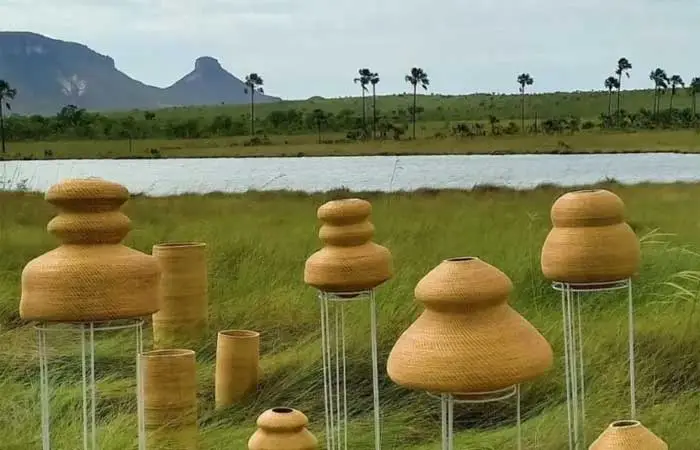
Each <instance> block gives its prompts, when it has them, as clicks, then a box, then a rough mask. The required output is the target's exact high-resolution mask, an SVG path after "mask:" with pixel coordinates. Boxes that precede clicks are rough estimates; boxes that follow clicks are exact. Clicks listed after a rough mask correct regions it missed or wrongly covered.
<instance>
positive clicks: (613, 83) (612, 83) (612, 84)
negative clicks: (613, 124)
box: [604, 77, 620, 116]
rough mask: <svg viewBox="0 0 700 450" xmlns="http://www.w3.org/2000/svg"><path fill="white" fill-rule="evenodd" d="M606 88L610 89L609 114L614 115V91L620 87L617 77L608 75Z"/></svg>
mask: <svg viewBox="0 0 700 450" xmlns="http://www.w3.org/2000/svg"><path fill="white" fill-rule="evenodd" d="M604 84H605V88H606V89H607V90H608V116H610V115H612V91H613V89H617V88H618V87H620V83H618V82H617V78H615V77H608V78H606V79H605V83H604Z"/></svg>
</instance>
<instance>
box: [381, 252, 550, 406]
mask: <svg viewBox="0 0 700 450" xmlns="http://www.w3.org/2000/svg"><path fill="white" fill-rule="evenodd" d="M512 288H513V285H512V283H511V281H510V279H509V278H508V277H507V276H506V275H505V274H504V273H503V272H501V271H500V270H498V269H497V268H495V267H493V266H492V265H490V264H487V263H486V262H484V261H482V260H480V259H478V258H474V257H461V258H453V259H448V260H445V261H443V262H442V263H441V264H439V265H438V266H437V267H436V268H434V269H433V270H432V271H430V272H429V273H428V274H427V275H426V276H425V277H423V279H422V280H420V282H419V283H418V285H416V289H415V297H416V300H418V301H419V302H421V303H423V304H424V305H425V310H424V311H423V313H422V314H421V315H420V317H418V319H417V320H416V321H415V322H414V323H413V324H412V325H411V326H410V327H409V328H408V329H407V330H406V331H405V332H404V333H403V334H402V335H401V337H399V339H398V340H397V341H396V344H395V345H394V347H393V348H392V350H391V353H390V354H389V359H388V362H387V372H388V375H389V377H390V378H391V379H392V380H393V381H394V382H395V383H397V384H399V385H401V386H404V387H407V388H410V389H416V390H422V391H428V392H444V393H452V394H470V393H483V392H493V391H498V390H501V389H505V388H508V387H511V386H514V385H517V384H520V383H522V382H525V381H529V380H532V379H533V378H536V377H538V376H540V375H542V374H543V373H545V372H546V371H547V370H548V369H549V368H550V367H551V366H552V362H553V356H552V348H551V347H550V345H549V343H548V342H547V341H546V340H545V338H544V337H543V336H542V335H541V334H540V333H539V332H538V331H537V330H536V329H535V327H533V326H532V325H531V324H530V323H529V322H528V321H527V320H525V319H524V318H523V317H522V316H521V315H520V314H518V313H517V312H516V311H515V310H514V309H512V308H511V307H510V306H509V305H508V295H509V293H510V292H511V290H512Z"/></svg>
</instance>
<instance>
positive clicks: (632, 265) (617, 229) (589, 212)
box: [542, 189, 641, 283]
mask: <svg viewBox="0 0 700 450" xmlns="http://www.w3.org/2000/svg"><path fill="white" fill-rule="evenodd" d="M624 210H625V206H624V204H623V203H622V200H621V199H620V197H618V196H617V195H615V194H613V193H612V192H609V191H606V190H602V189H594V190H583V191H574V192H569V193H566V194H564V195H562V196H561V197H559V198H558V199H557V200H556V201H555V202H554V205H553V206H552V211H551V219H552V224H553V228H552V230H551V231H550V232H549V235H548V236H547V239H546V240H545V242H544V246H543V247H542V272H543V273H544V276H545V277H546V278H548V279H550V280H553V281H562V282H567V283H600V282H610V281H618V280H623V279H626V278H629V277H631V276H633V275H635V274H636V273H637V271H638V270H639V265H640V261H641V253H640V247H639V240H638V239H637V236H636V235H635V233H634V231H633V230H632V228H630V226H629V225H627V223H625V218H624V212H625V211H624Z"/></svg>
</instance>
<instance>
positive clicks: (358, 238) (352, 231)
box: [304, 198, 392, 293]
mask: <svg viewBox="0 0 700 450" xmlns="http://www.w3.org/2000/svg"><path fill="white" fill-rule="evenodd" d="M371 213H372V205H371V204H370V203H369V202H368V201H366V200H362V199H358V198H351V199H343V200H333V201H330V202H327V203H325V204H324V205H322V206H321V207H320V208H319V209H318V213H317V216H318V218H319V219H320V220H321V222H322V223H323V225H321V229H320V231H319V237H320V238H321V240H322V241H323V243H324V247H323V248H322V249H320V250H319V251H317V252H316V253H314V254H313V255H311V256H310V257H309V258H308V259H307V260H306V265H305V267H304V282H305V283H306V284H308V285H310V286H313V287H315V288H317V289H318V290H320V291H325V292H332V293H342V292H358V291H364V290H368V289H374V288H376V287H377V286H379V285H380V284H382V283H384V282H385V281H387V280H388V279H389V278H391V276H392V267H391V262H392V261H391V253H390V252H389V250H387V249H386V248H385V247H382V246H381V245H378V244H375V243H374V242H372V241H371V239H372V236H374V225H372V222H370V221H369V216H370V214H371Z"/></svg>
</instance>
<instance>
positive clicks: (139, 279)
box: [19, 179, 160, 322]
mask: <svg viewBox="0 0 700 450" xmlns="http://www.w3.org/2000/svg"><path fill="white" fill-rule="evenodd" d="M128 199H129V192H128V191H127V190H126V188H125V187H124V186H121V185H119V184H117V183H112V182H109V181H105V180H101V179H70V180H65V181H62V182H60V183H58V184H56V185H54V186H52V187H51V188H50V189H49V190H48V192H47V193H46V200H47V201H48V202H49V203H51V204H52V205H54V206H56V207H57V208H58V216H57V217H54V218H53V219H52V220H51V221H50V222H49V224H48V227H47V229H48V231H49V233H51V234H52V235H54V236H56V237H57V238H58V239H59V240H60V241H61V245H60V246H59V247H58V248H56V249H54V250H51V251H49V252H48V253H45V254H43V255H41V256H39V257H37V258H35V259H33V260H32V261H30V262H29V263H28V264H27V265H26V266H25V267H24V270H23V271H22V298H21V301H20V307H19V310H20V316H21V317H22V318H23V319H26V320H38V321H47V322H97V321H104V320H113V319H126V318H137V317H143V316H148V315H151V314H152V313H154V312H155V311H157V310H158V289H159V283H158V281H159V278H160V269H159V267H158V263H157V261H156V260H155V259H154V258H153V257H151V256H150V255H146V254H144V253H141V252H139V251H136V250H133V249H131V248H128V247H125V246H124V245H122V244H121V241H122V239H124V237H126V235H127V234H128V233H129V230H130V229H131V224H130V221H129V218H128V217H126V216H125V215H124V214H122V212H121V211H120V207H121V205H122V204H124V203H125V202H126V201H127V200H128Z"/></svg>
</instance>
